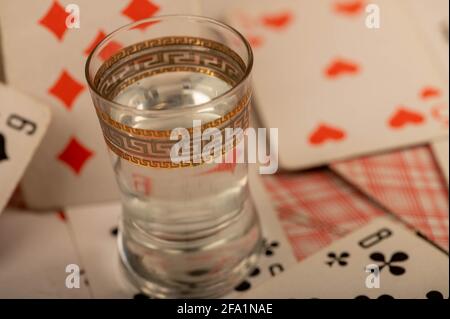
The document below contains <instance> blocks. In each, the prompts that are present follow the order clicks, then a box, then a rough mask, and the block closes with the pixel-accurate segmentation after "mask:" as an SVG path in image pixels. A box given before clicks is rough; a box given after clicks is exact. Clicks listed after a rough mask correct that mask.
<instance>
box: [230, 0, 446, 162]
mask: <svg viewBox="0 0 450 319" xmlns="http://www.w3.org/2000/svg"><path fill="white" fill-rule="evenodd" d="M371 4H372V8H373V5H376V6H377V7H375V8H379V13H380V27H379V28H369V27H367V25H369V26H374V25H375V24H374V23H372V22H373V21H372V20H371V16H369V13H366V6H365V5H364V3H363V2H358V1H356V2H355V3H354V5H353V6H352V5H345V3H341V2H339V3H338V2H336V1H331V0H327V1H311V0H303V1H297V0H295V1H284V2H283V3H280V2H273V1H249V2H246V3H243V4H239V5H238V6H237V7H236V8H235V9H230V12H229V15H228V20H227V21H228V22H230V23H231V24H232V25H233V26H235V27H237V28H238V30H240V31H242V33H243V34H244V35H245V36H247V37H248V39H249V40H250V43H252V45H253V47H254V54H255V64H254V72H253V83H254V92H255V98H256V105H255V106H256V109H257V111H258V112H259V114H260V115H261V119H262V122H263V124H264V125H265V126H267V127H276V128H278V129H279V152H280V155H279V159H280V167H282V168H285V169H301V168H307V167H312V166H317V165H322V164H327V163H329V162H330V161H334V160H337V159H343V158H348V157H353V156H358V155H361V154H367V153H372V152H376V151H382V150H387V149H392V148H395V147H400V146H407V145H412V144H417V143H422V142H425V141H429V140H430V139H432V138H434V137H438V136H446V135H448V130H447V129H446V128H444V127H443V126H442V125H441V123H440V122H439V121H438V120H437V119H436V118H435V117H434V116H433V114H432V113H433V108H432V106H431V105H429V102H428V98H430V97H431V95H433V97H436V95H439V99H440V101H439V102H440V103H442V104H443V105H444V106H447V107H448V92H446V89H445V87H446V86H445V83H444V81H443V77H442V74H441V73H440V72H439V70H438V66H437V65H436V64H434V63H433V59H432V57H431V55H430V53H429V50H428V49H427V47H426V45H425V43H423V41H422V38H421V37H419V36H418V34H417V32H415V29H414V28H411V24H413V21H412V20H411V17H410V15H408V14H406V13H405V10H403V6H402V5H401V4H400V3H398V2H397V1H386V0H379V1H372V2H371ZM369 9H370V8H369ZM371 10H372V11H374V9H371ZM372 11H371V12H372ZM375 11H376V9H375ZM368 16H369V18H370V19H368V20H369V24H366V20H367V17H368ZM371 21H372V22H371ZM418 74H420V76H417V75H418ZM424 91H426V92H425V96H424V95H423V92H424Z"/></svg>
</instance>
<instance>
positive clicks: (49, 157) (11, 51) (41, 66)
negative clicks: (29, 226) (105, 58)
mask: <svg viewBox="0 0 450 319" xmlns="http://www.w3.org/2000/svg"><path fill="white" fill-rule="evenodd" d="M195 3H196V2H195V1H193V0H188V1H176V2H175V1H171V0H148V1H139V0H127V1H122V0H114V1H111V0H101V1H88V0H75V1H72V0H57V1H53V0H42V1H31V2H30V1H26V0H19V1H16V0H6V1H1V2H0V20H1V32H2V46H3V51H4V52H3V58H4V71H5V75H6V80H7V82H8V83H9V84H11V85H12V86H14V87H15V88H18V89H20V90H22V91H24V92H26V93H29V94H30V95H32V96H35V97H37V98H39V99H40V100H42V101H44V102H45V103H46V104H48V105H50V106H51V107H52V113H53V121H52V123H51V125H50V127H49V133H48V135H47V137H46V140H45V143H44V144H43V145H42V147H40V148H39V151H38V152H37V153H36V156H35V160H34V161H33V162H32V163H31V165H30V167H29V169H28V170H27V172H26V174H25V176H24V182H23V185H22V191H23V193H24V199H25V201H26V202H27V204H28V206H30V207H36V208H46V207H61V206H65V205H75V204H82V203H92V202H99V201H107V200H116V199H118V191H117V186H116V184H115V181H114V177H113V172H112V168H111V166H110V165H109V164H110V163H109V157H108V154H107V149H106V146H105V144H104V140H103V136H102V133H101V130H100V127H99V124H98V120H97V116H96V114H95V111H94V106H93V104H92V101H91V98H90V95H89V92H88V88H87V84H86V81H85V77H84V64H85V61H86V59H87V55H88V53H89V52H90V50H91V49H92V48H93V45H94V44H95V43H96V42H97V41H98V39H99V38H101V37H102V36H104V35H106V34H108V33H109V32H111V31H113V30H114V29H116V28H118V27H120V26H123V25H125V24H128V23H131V22H133V21H134V19H138V18H143V17H150V16H153V15H161V14H175V13H179V14H181V13H184V14H195V13H197V10H198V6H197V5H195ZM69 4H72V5H78V8H79V17H80V20H79V21H80V28H72V29H67V28H66V24H65V20H66V15H67V14H66V13H65V9H66V6H67V5H69ZM106 8H107V9H106ZM17 21H20V23H17ZM117 44H118V45H120V44H119V43H117ZM30 48H31V49H30ZM30 50H32V52H33V55H32V57H30V54H29V52H30Z"/></svg>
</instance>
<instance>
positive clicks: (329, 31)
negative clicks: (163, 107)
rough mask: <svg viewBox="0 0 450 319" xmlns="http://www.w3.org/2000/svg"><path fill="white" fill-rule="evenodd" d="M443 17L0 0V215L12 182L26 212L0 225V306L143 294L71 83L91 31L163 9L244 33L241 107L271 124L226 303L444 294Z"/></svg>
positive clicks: (409, 3)
mask: <svg viewBox="0 0 450 319" xmlns="http://www.w3.org/2000/svg"><path fill="white" fill-rule="evenodd" d="M69 2H70V3H76V4H77V5H78V6H79V7H80V10H81V27H80V28H79V29H77V28H74V29H69V28H67V27H66V24H65V21H66V18H67V15H68V13H67V12H66V11H65V6H66V5H67V4H69ZM448 6H449V2H448V0H433V1H425V0H398V1H389V0H373V1H365V0H323V1H316V0H284V1H271V0H244V1H242V0H241V1H235V0H232V1H229V0H220V1H219V0H217V1H215V2H214V4H212V3H211V1H208V0H189V1H182V2H178V1H177V2H176V3H175V2H174V1H169V0H126V1H106V0H100V1H95V3H93V2H92V1H87V0H76V1H65V0H64V1H63V0H43V1H36V2H29V1H25V0H15V1H12V0H11V1H9V0H8V1H2V2H1V3H0V35H1V37H0V40H1V42H2V43H1V47H2V48H1V49H2V51H1V52H2V53H1V54H0V57H3V66H2V67H0V75H1V74H3V73H4V75H5V79H6V84H5V85H3V84H1V85H0V214H1V212H2V211H3V210H4V207H5V206H6V204H7V202H8V201H9V200H11V195H12V194H13V192H14V190H15V189H16V187H17V185H18V183H19V181H20V188H19V189H18V190H16V192H15V195H14V196H15V197H19V198H20V200H21V201H22V202H23V203H24V204H25V205H26V206H27V207H28V209H27V210H26V211H25V210H18V209H17V208H13V207H9V208H6V210H5V211H4V212H3V214H2V215H1V216H0V298H23V297H28V298H33V297H37V298H52V297H53V298H54V297H56V298H151V296H145V295H143V294H141V293H139V292H138V291H136V290H135V289H134V288H133V287H131V286H130V284H129V283H128V282H127V281H126V279H125V278H124V276H123V274H122V273H121V270H120V267H119V262H118V252H117V235H118V228H117V224H118V218H119V215H120V204H119V203H118V195H117V189H116V186H115V183H114V180H113V174H112V170H111V168H110V166H109V165H105V163H108V162H109V159H108V156H107V152H106V148H105V146H104V142H103V140H102V134H101V132H100V130H99V126H98V124H97V118H96V115H95V114H94V109H93V106H92V103H91V100H90V97H89V93H88V90H87V85H86V83H85V80H84V76H83V72H84V63H85V60H86V57H87V55H88V54H89V52H90V51H91V50H92V49H93V47H94V46H95V44H96V43H98V42H99V41H100V40H101V39H102V38H103V37H104V36H105V35H106V34H107V33H108V32H110V31H112V30H114V29H115V28H117V27H119V26H121V25H124V24H126V23H129V22H132V21H136V20H138V19H141V18H145V17H149V16H153V15H161V14H173V13H182V14H202V15H208V16H211V17H214V18H217V19H221V20H223V21H225V22H227V23H229V24H231V25H232V26H233V27H235V28H237V29H238V30H239V31H241V32H242V33H243V34H244V35H245V36H246V37H247V39H248V40H249V42H250V44H251V45H252V47H253V50H254V55H255V65H254V71H253V85H254V110H255V111H256V113H257V116H258V118H259V119H260V121H261V126H263V127H276V128H278V129H279V145H278V146H279V151H280V152H279V166H280V172H279V173H277V174H276V175H273V176H264V177H261V176H258V175H257V173H256V170H253V169H252V170H251V174H250V188H251V193H252V197H253V199H254V201H255V204H256V208H257V210H258V213H259V216H260V219H261V222H262V227H263V233H264V238H265V246H264V250H263V253H262V255H261V258H260V261H259V264H258V266H257V267H256V268H255V269H254V270H253V271H252V272H251V273H250V274H249V275H248V277H247V278H246V279H245V280H244V281H243V282H241V283H240V284H239V285H237V286H236V287H235V289H234V291H233V292H231V293H230V294H229V295H227V296H225V298H240V297H243V298H361V299H369V298H370V299H381V298H386V299H392V298H428V299H435V298H438V299H439V298H448V296H449V292H448V290H449V285H448V269H449V260H448V249H449V224H448V220H449V219H448V214H449V200H448V180H449V179H448V175H449V173H448V166H449V147H448V145H449V140H448V130H449V126H448V125H449V120H448V116H449V115H448V96H449V94H448V69H449V65H448V54H449V51H448V25H449V22H448V21H449V18H448ZM105 7H107V10H106V9H105ZM377 19H378V20H377ZM18 21H20V23H17V22H18ZM148 27H151V26H148ZM114 46H115V48H111V50H112V51H114V50H117V49H118V48H120V47H121V46H122V45H121V44H120V43H114ZM106 58H107V55H106V56H105V59H106ZM2 68H3V71H2ZM50 114H51V115H50ZM50 117H51V119H50ZM108 164H109V163H108ZM228 173H229V172H227V171H224V172H223V174H228ZM104 201H107V203H101V202H104ZM38 210H39V211H38ZM41 210H43V211H41ZM69 265H75V266H78V267H79V268H80V269H79V270H80V274H81V279H82V280H81V283H80V287H79V288H76V289H68V288H67V286H66V280H67V275H68V272H69V270H68V268H67V267H68V266H69Z"/></svg>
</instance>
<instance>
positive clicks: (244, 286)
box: [234, 267, 261, 291]
mask: <svg viewBox="0 0 450 319" xmlns="http://www.w3.org/2000/svg"><path fill="white" fill-rule="evenodd" d="M260 272H261V271H260V270H259V268H258V267H255V268H254V269H253V270H252V271H251V272H250V274H249V277H256V276H258V275H259V274H260ZM251 287H252V284H251V283H250V281H248V280H244V281H242V282H241V283H240V284H239V285H237V286H236V287H234V290H236V291H247V290H249V289H250V288H251Z"/></svg>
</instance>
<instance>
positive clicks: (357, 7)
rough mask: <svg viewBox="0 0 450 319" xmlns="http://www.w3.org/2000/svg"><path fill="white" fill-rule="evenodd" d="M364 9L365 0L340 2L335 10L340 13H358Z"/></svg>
mask: <svg viewBox="0 0 450 319" xmlns="http://www.w3.org/2000/svg"><path fill="white" fill-rule="evenodd" d="M362 9H363V1H361V0H357V1H350V2H339V3H336V4H335V5H334V10H335V11H336V12H338V13H342V14H347V15H356V14H358V13H360V12H361V10H362Z"/></svg>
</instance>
